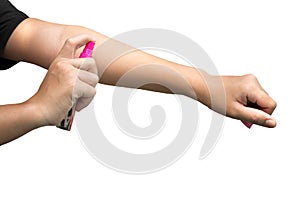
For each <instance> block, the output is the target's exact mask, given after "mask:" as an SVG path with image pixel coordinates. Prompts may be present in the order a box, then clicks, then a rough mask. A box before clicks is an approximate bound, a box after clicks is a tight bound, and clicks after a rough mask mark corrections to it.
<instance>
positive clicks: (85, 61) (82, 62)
mask: <svg viewBox="0 0 300 200" xmlns="http://www.w3.org/2000/svg"><path fill="white" fill-rule="evenodd" d="M68 62H69V64H71V65H73V66H74V67H75V68H77V69H80V70H85V71H88V72H91V73H94V74H98V73H97V72H98V70H97V66H96V62H95V60H94V59H93V58H74V59H69V60H68Z"/></svg>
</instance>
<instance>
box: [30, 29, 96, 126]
mask: <svg viewBox="0 0 300 200" xmlns="http://www.w3.org/2000/svg"><path fill="white" fill-rule="evenodd" d="M88 41H95V38H94V37H92V36H89V35H79V36H76V37H72V38H70V39H68V40H67V41H66V42H65V44H64V46H63V47H62V49H61V51H60V52H59V54H58V56H57V57H56V58H55V60H54V61H53V62H52V64H51V65H50V67H49V70H48V73H47V74H46V77H45V79H44V80H43V82H42V84H41V86H40V88H39V90H38V92H37V93H36V94H35V95H34V96H33V97H32V98H31V99H30V101H31V102H34V103H35V104H36V105H38V106H37V107H38V108H39V109H38V112H40V113H41V116H42V118H43V121H44V123H45V125H57V124H59V123H60V121H61V120H62V119H63V118H64V117H65V116H66V114H67V113H68V111H69V110H70V109H71V107H72V106H73V104H74V102H76V101H77V105H76V110H77V111H80V110H81V109H83V108H84V107H86V106H87V105H88V104H89V103H90V102H91V101H92V99H93V97H94V95H95V94H96V89H95V86H96V84H97V83H98V81H99V77H98V75H97V68H96V64H95V61H94V59H92V58H74V56H75V52H76V50H77V49H78V48H80V47H81V46H83V45H85V44H86V43H87V42H88Z"/></svg>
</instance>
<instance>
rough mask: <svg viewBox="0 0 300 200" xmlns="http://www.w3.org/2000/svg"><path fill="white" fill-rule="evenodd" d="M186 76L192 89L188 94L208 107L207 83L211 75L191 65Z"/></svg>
mask: <svg viewBox="0 0 300 200" xmlns="http://www.w3.org/2000/svg"><path fill="white" fill-rule="evenodd" d="M188 77H189V82H190V84H191V87H192V89H193V91H191V92H190V94H189V95H188V96H189V97H191V98H193V99H195V100H197V101H199V102H201V103H203V104H204V105H206V106H208V107H210V94H209V89H208V84H209V82H210V81H211V79H212V76H211V75H209V74H208V73H206V72H204V71H202V70H200V69H197V68H194V67H191V68H190V75H189V76H188Z"/></svg>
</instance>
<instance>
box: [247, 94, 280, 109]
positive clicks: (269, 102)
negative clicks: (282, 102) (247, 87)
mask: <svg viewBox="0 0 300 200" xmlns="http://www.w3.org/2000/svg"><path fill="white" fill-rule="evenodd" d="M248 100H249V101H250V102H252V103H256V104H257V105H258V106H259V109H260V110H263V111H264V112H266V113H268V114H270V115H271V114H272V113H273V111H274V110H275V108H276V106H277V103H276V102H275V101H274V100H273V99H272V98H271V97H270V96H269V95H268V94H267V93H266V92H264V91H263V90H259V91H257V92H254V94H252V95H249V96H248Z"/></svg>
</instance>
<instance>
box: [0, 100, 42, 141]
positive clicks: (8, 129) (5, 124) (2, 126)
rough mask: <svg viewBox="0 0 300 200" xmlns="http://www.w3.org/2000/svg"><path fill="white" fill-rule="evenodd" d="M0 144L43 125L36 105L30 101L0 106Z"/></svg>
mask: <svg viewBox="0 0 300 200" xmlns="http://www.w3.org/2000/svg"><path fill="white" fill-rule="evenodd" d="M0 113H1V115H0V145H2V144H5V143H7V142H10V141H12V140H14V139H16V138H18V137H20V136H22V135H24V134H25V133H27V132H29V131H31V130H33V129H36V128H39V127H41V126H42V125H43V122H42V121H41V119H40V117H39V116H38V114H39V113H38V112H36V108H35V106H34V105H33V104H32V103H30V102H29V101H27V102H24V103H20V104H13V105H1V106H0Z"/></svg>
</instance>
